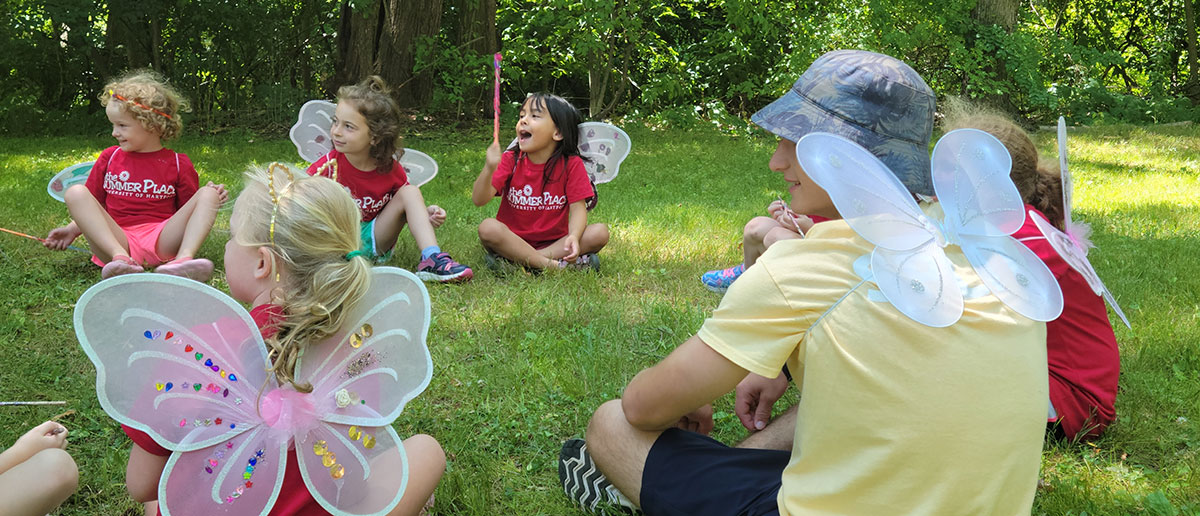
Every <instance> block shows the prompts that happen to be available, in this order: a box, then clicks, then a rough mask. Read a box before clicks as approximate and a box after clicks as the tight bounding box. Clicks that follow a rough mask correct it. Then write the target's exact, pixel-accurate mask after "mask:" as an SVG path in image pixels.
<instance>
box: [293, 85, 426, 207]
mask: <svg viewBox="0 0 1200 516" xmlns="http://www.w3.org/2000/svg"><path fill="white" fill-rule="evenodd" d="M336 109H337V104H334V103H333V102H329V101H328V100H310V101H308V102H305V103H304V105H303V106H301V107H300V116H299V119H298V120H297V121H296V125H293V126H292V129H291V130H290V131H288V136H289V137H291V139H292V143H293V144H295V145H296V152H297V153H299V154H300V157H301V158H302V159H304V160H305V161H307V162H309V163H313V162H315V161H317V160H318V159H321V156H324V155H325V154H327V153H329V151H330V149H333V140H332V137H331V136H330V135H329V129H330V127H332V126H333V116H334V111H335V110H336ZM396 159H397V160H398V161H399V162H400V164H401V165H403V166H404V171H405V173H407V174H408V182H410V183H412V184H414V185H416V186H421V185H423V184H425V183H428V182H429V181H430V180H432V179H433V177H434V176H436V175H437V173H438V166H437V161H434V159H433V158H432V157H430V156H429V155H428V154H425V153H424V152H421V151H418V150H414V149H404V154H403V155H401V156H399V157H397V158H396Z"/></svg>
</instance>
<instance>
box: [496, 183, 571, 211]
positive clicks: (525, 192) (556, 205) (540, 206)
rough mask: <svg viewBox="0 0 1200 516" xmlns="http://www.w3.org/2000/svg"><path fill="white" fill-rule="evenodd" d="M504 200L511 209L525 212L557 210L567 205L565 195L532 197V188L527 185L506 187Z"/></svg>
mask: <svg viewBox="0 0 1200 516" xmlns="http://www.w3.org/2000/svg"><path fill="white" fill-rule="evenodd" d="M505 199H506V200H507V201H508V203H509V204H511V205H512V206H513V208H516V209H518V210H526V211H533V210H559V209H562V208H563V207H564V206H566V205H567V196H566V195H554V194H552V193H550V192H542V194H541V195H534V193H533V188H532V187H531V186H529V185H525V187H524V188H513V187H511V186H510V187H508V195H506V196H505Z"/></svg>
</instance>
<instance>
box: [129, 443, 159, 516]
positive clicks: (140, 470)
mask: <svg viewBox="0 0 1200 516" xmlns="http://www.w3.org/2000/svg"><path fill="white" fill-rule="evenodd" d="M165 467H167V457H162V456H159V455H155V454H153V453H150V452H148V451H146V450H144V449H142V447H141V446H138V445H136V444H135V445H133V448H132V449H130V450H129V462H128V463H127V464H126V465H125V490H126V491H128V492H129V497H130V498H133V500H134V501H136V502H141V503H142V504H144V505H145V507H146V510H147V511H150V510H151V509H153V510H154V511H157V509H158V503H157V500H158V480H159V478H160V477H162V472H163V468H165ZM151 504H153V505H151ZM148 514H150V515H151V516H153V514H154V512H149V513H148Z"/></svg>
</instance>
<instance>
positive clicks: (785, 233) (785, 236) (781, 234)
mask: <svg viewBox="0 0 1200 516" xmlns="http://www.w3.org/2000/svg"><path fill="white" fill-rule="evenodd" d="M800 238H804V237H802V236H800V233H797V232H795V231H793V230H792V229H791V228H785V227H782V226H780V227H777V228H775V229H772V230H771V231H768V232H767V236H765V237H763V248H768V247H771V246H772V245H774V244H775V242H778V241H780V240H796V239H800Z"/></svg>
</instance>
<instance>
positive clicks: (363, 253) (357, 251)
mask: <svg viewBox="0 0 1200 516" xmlns="http://www.w3.org/2000/svg"><path fill="white" fill-rule="evenodd" d="M355 256H361V257H363V259H367V258H370V256H369V255H368V254H367V252H366V251H363V250H362V249H355V250H353V251H350V252H348V253H346V261H350V260H352V259H354V257H355Z"/></svg>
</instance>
